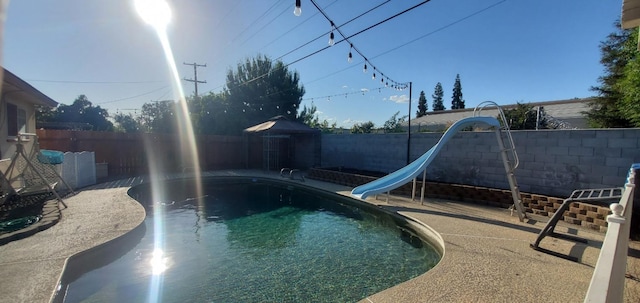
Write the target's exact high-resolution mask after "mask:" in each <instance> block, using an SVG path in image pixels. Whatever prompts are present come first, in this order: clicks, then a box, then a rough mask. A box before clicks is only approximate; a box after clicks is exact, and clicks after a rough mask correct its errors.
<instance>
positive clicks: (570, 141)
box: [558, 138, 582, 148]
mask: <svg viewBox="0 0 640 303" xmlns="http://www.w3.org/2000/svg"><path fill="white" fill-rule="evenodd" d="M580 144H582V139H576V138H564V139H562V140H559V141H558V146H568V147H569V148H571V147H572V146H580Z"/></svg>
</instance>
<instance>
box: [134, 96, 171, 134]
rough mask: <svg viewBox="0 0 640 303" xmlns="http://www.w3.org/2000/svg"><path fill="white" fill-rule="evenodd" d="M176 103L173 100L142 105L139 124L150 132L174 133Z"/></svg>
mask: <svg viewBox="0 0 640 303" xmlns="http://www.w3.org/2000/svg"><path fill="white" fill-rule="evenodd" d="M175 107H176V103H175V102H174V101H171V100H168V101H158V102H151V103H145V104H143V105H142V114H140V125H141V126H142V128H143V129H144V130H145V131H147V132H150V133H175V131H176V126H177V124H176V116H175V114H174V113H175V112H176V108H175Z"/></svg>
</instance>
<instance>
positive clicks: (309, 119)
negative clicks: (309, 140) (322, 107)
mask: <svg viewBox="0 0 640 303" xmlns="http://www.w3.org/2000/svg"><path fill="white" fill-rule="evenodd" d="M317 111H318V108H317V107H316V106H315V104H313V103H311V105H310V106H309V107H307V106H306V105H304V106H303V107H302V110H301V111H300V113H299V114H298V117H297V118H296V120H298V122H301V123H304V124H306V125H308V126H309V127H314V126H315V125H318V124H319V123H320V122H319V121H320V118H319V117H318V115H317V113H316V112H317Z"/></svg>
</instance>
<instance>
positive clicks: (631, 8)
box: [621, 0, 640, 28]
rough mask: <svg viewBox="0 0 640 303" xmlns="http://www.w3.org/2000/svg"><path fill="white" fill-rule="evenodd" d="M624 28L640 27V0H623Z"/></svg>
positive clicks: (622, 20)
mask: <svg viewBox="0 0 640 303" xmlns="http://www.w3.org/2000/svg"><path fill="white" fill-rule="evenodd" d="M621 23H622V28H634V27H640V0H622V18H621Z"/></svg>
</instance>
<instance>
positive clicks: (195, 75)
mask: <svg viewBox="0 0 640 303" xmlns="http://www.w3.org/2000/svg"><path fill="white" fill-rule="evenodd" d="M183 64H184V65H191V66H193V79H187V78H183V80H184V81H189V82H193V84H194V85H195V87H196V91H195V95H196V98H198V83H207V81H198V70H197V67H198V66H200V67H207V64H206V63H205V64H197V63H195V62H194V63H186V62H183Z"/></svg>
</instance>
